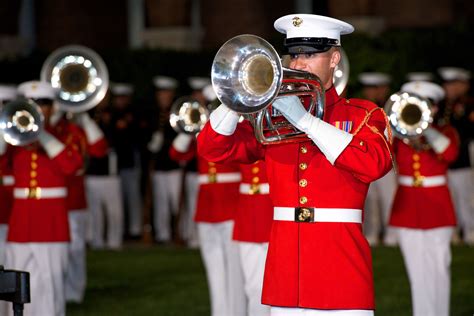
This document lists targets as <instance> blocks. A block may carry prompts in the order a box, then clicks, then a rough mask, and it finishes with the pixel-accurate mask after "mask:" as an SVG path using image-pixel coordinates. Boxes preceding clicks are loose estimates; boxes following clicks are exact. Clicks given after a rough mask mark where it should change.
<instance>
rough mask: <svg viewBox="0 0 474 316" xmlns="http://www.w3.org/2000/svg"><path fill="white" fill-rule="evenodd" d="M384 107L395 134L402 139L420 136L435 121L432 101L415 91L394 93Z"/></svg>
mask: <svg viewBox="0 0 474 316" xmlns="http://www.w3.org/2000/svg"><path fill="white" fill-rule="evenodd" d="M384 108H385V112H386V113H387V116H388V119H389V122H390V125H391V127H392V131H393V132H394V135H395V136H396V137H398V138H401V139H407V140H412V139H416V138H418V137H419V136H421V135H422V134H423V132H424V131H425V130H426V129H427V128H428V127H429V126H430V124H431V123H432V122H433V115H432V110H431V108H432V105H431V102H430V101H429V100H428V99H426V98H423V97H421V96H418V95H416V94H413V93H408V92H397V93H394V94H392V95H391V96H390V98H389V99H388V100H387V102H386V103H385V107H384Z"/></svg>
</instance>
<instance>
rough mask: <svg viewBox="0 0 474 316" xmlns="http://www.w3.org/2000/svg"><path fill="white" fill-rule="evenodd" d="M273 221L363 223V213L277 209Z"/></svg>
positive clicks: (354, 210) (351, 210)
mask: <svg viewBox="0 0 474 316" xmlns="http://www.w3.org/2000/svg"><path fill="white" fill-rule="evenodd" d="M273 219H274V220H276V221H291V222H341V223H362V211H361V210H358V209H352V208H315V207H275V208H273Z"/></svg>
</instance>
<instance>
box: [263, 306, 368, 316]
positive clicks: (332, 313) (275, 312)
mask: <svg viewBox="0 0 474 316" xmlns="http://www.w3.org/2000/svg"><path fill="white" fill-rule="evenodd" d="M270 315H271V316H373V315H374V311H373V310H366V309H330V310H325V309H309V308H292V307H274V306H272V307H271V308H270Z"/></svg>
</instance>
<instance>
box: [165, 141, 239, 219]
mask: <svg viewBox="0 0 474 316" xmlns="http://www.w3.org/2000/svg"><path fill="white" fill-rule="evenodd" d="M195 155H196V142H194V141H193V142H192V143H191V145H190V146H189V149H188V151H187V152H184V153H183V152H179V151H177V150H176V149H175V148H174V147H173V146H171V148H170V156H171V158H172V159H173V160H177V161H180V160H181V161H188V160H191V159H192V158H193V157H194V156H195ZM197 163H198V174H199V175H198V177H199V193H198V200H197V203H196V214H195V216H194V221H195V222H202V223H220V222H224V221H229V220H234V217H235V212H236V210H237V204H238V199H239V183H240V179H241V176H240V169H239V166H238V165H237V164H216V163H213V162H208V161H207V160H205V159H203V158H202V157H199V156H198V157H197ZM221 177H223V178H225V179H226V180H224V181H220V178H221Z"/></svg>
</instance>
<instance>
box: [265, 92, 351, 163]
mask: <svg viewBox="0 0 474 316" xmlns="http://www.w3.org/2000/svg"><path fill="white" fill-rule="evenodd" d="M272 106H273V107H274V108H275V109H277V110H278V111H280V112H281V113H282V114H283V115H284V116H285V118H286V119H287V120H288V121H289V122H290V123H291V124H293V125H294V126H295V127H296V128H298V129H299V130H300V131H302V132H304V133H306V134H307V135H308V136H309V138H311V139H312V140H313V142H314V143H315V144H316V145H317V146H318V147H319V149H320V150H321V152H322V153H323V154H324V155H325V156H326V159H327V160H329V162H330V163H331V164H332V165H334V162H335V161H336V159H337V157H339V155H340V154H341V153H342V152H343V151H344V149H345V148H346V147H347V146H348V145H349V143H350V142H351V140H352V135H351V134H350V133H347V132H344V131H342V130H340V129H338V128H337V127H335V126H332V125H331V124H328V123H326V122H324V121H322V120H321V119H319V118H317V117H314V116H313V115H311V114H310V113H308V112H307V111H306V109H305V108H304V106H303V104H301V101H300V99H299V98H298V97H297V96H289V97H283V98H278V99H277V100H275V101H274V102H273V104H272Z"/></svg>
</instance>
